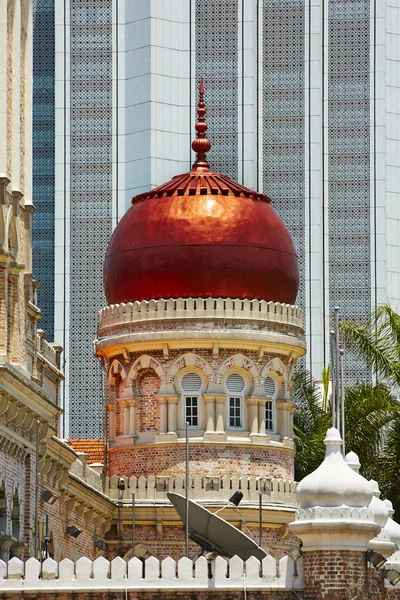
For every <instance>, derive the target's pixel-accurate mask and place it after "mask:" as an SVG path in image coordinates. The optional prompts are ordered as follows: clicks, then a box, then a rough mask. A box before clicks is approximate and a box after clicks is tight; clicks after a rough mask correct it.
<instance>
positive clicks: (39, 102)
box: [32, 0, 55, 339]
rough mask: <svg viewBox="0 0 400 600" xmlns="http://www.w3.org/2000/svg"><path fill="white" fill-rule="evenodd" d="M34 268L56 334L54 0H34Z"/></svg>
mask: <svg viewBox="0 0 400 600" xmlns="http://www.w3.org/2000/svg"><path fill="white" fill-rule="evenodd" d="M32 16H33V111H32V119H33V121H32V145H33V148H32V184H33V203H34V205H35V206H36V213H35V215H34V217H33V226H32V237H33V272H34V275H35V277H36V278H37V279H38V281H39V282H41V286H40V288H39V291H38V304H39V306H40V308H41V310H42V314H43V318H42V320H41V322H40V326H41V327H42V328H43V329H44V330H45V331H46V333H47V334H48V337H49V339H53V336H54V274H53V273H54V168H55V167H54V156H55V155H54V152H55V150H54V142H55V138H54V127H55V123H54V118H55V109H54V81H55V80H54V77H55V74H54V68H55V25H54V2H53V1H51V0H33V3H32Z"/></svg>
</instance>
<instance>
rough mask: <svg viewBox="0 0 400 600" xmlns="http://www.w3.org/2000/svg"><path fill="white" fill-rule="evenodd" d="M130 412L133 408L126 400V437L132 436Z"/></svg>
mask: <svg viewBox="0 0 400 600" xmlns="http://www.w3.org/2000/svg"><path fill="white" fill-rule="evenodd" d="M130 411H131V407H130V405H129V402H128V401H126V400H125V402H124V435H129V434H130V422H129V417H130Z"/></svg>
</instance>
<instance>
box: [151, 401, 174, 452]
mask: <svg viewBox="0 0 400 600" xmlns="http://www.w3.org/2000/svg"><path fill="white" fill-rule="evenodd" d="M158 401H159V403H160V433H158V434H156V436H155V442H156V443H157V442H158V443H165V442H168V443H170V442H176V441H177V439H178V433H177V429H178V402H179V396H159V398H158Z"/></svg>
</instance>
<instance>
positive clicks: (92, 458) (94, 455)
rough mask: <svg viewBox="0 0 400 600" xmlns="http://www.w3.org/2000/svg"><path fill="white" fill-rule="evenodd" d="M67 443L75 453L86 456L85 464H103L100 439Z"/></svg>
mask: <svg viewBox="0 0 400 600" xmlns="http://www.w3.org/2000/svg"><path fill="white" fill-rule="evenodd" d="M67 443H68V444H69V445H70V446H71V447H72V449H73V450H75V452H85V453H86V454H87V455H88V458H87V463H88V465H90V464H91V463H94V462H100V463H104V440H103V439H102V438H100V439H73V440H67Z"/></svg>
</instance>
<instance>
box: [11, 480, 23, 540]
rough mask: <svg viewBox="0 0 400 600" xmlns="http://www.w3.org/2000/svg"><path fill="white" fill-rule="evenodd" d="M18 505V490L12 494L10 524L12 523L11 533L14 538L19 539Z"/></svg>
mask: <svg viewBox="0 0 400 600" xmlns="http://www.w3.org/2000/svg"><path fill="white" fill-rule="evenodd" d="M20 514H21V513H20V506H19V496H18V492H17V491H15V492H14V496H13V508H12V513H11V525H12V535H13V537H15V539H17V540H19V538H20V533H21V532H20V529H21V521H20Z"/></svg>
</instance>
